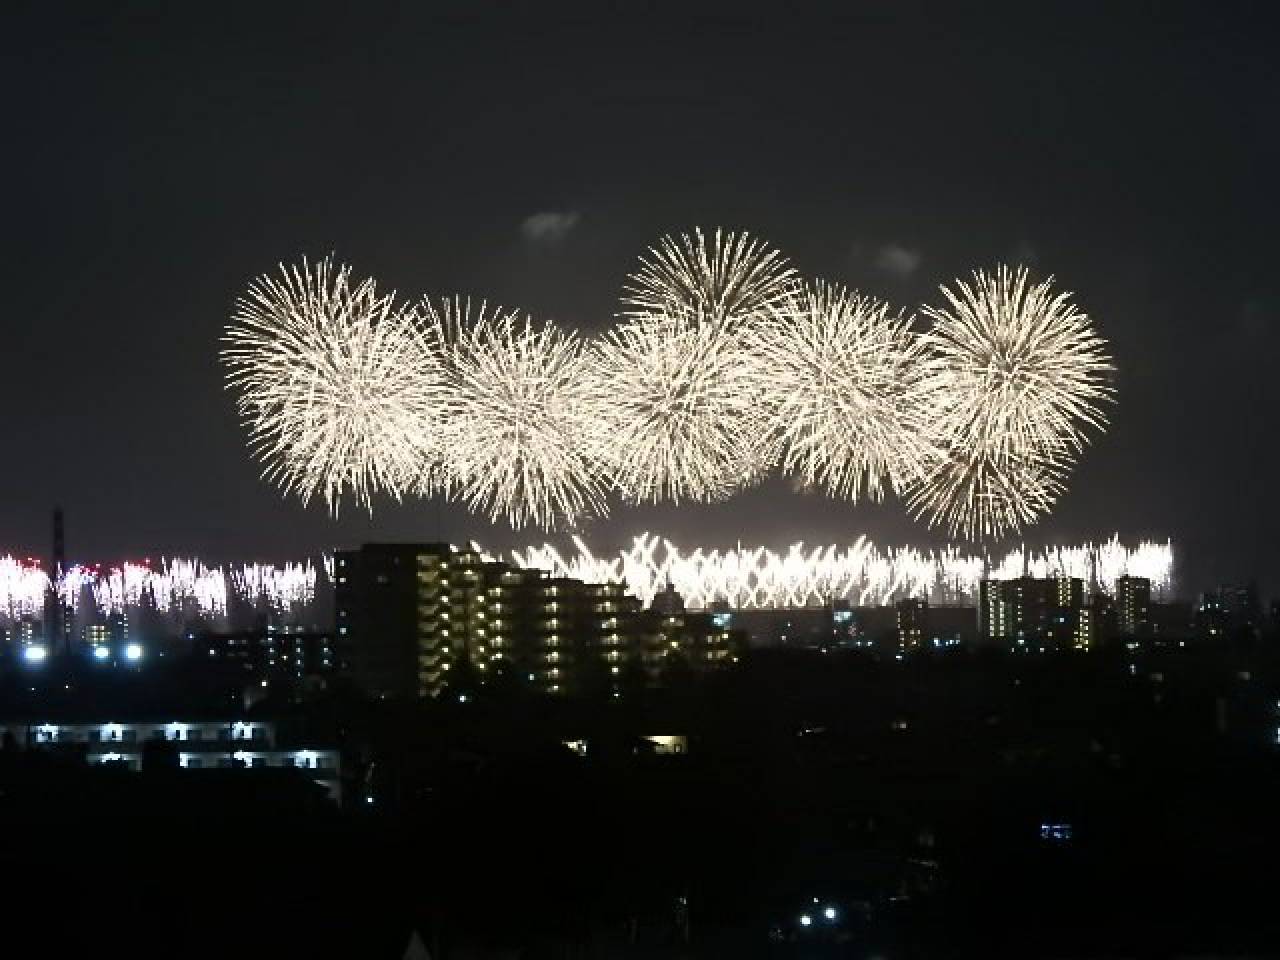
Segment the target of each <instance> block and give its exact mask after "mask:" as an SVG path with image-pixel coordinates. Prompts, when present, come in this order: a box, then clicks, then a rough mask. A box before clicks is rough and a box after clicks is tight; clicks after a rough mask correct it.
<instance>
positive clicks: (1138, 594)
mask: <svg viewBox="0 0 1280 960" xmlns="http://www.w3.org/2000/svg"><path fill="white" fill-rule="evenodd" d="M1115 596H1116V617H1117V621H1118V627H1119V630H1120V633H1122V634H1124V635H1125V636H1138V635H1141V634H1147V633H1150V632H1151V581H1150V580H1149V579H1147V578H1146V577H1130V576H1124V577H1121V578H1120V579H1118V580H1117V581H1116V594H1115Z"/></svg>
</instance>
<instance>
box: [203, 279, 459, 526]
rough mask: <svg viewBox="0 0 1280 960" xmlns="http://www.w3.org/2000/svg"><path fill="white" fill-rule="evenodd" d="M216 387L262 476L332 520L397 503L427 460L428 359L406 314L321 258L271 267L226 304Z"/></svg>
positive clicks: (432, 413) (431, 361)
mask: <svg viewBox="0 0 1280 960" xmlns="http://www.w3.org/2000/svg"><path fill="white" fill-rule="evenodd" d="M223 343H224V344H225V345H226V346H225V348H224V349H223V351H222V359H223V362H224V363H225V364H226V367H227V385H228V386H229V387H232V388H234V389H236V390H237V391H238V392H239V400H238V403H237V406H238V408H239V411H240V414H241V417H242V418H243V420H244V423H245V426H246V427H247V428H248V430H249V436H250V444H251V446H252V447H253V450H254V453H255V454H256V455H257V457H258V458H259V459H260V460H261V461H262V462H263V464H264V471H263V475H264V477H266V478H268V479H271V480H273V481H275V482H277V483H278V484H279V485H280V486H281V487H282V488H283V489H284V491H285V492H286V493H292V494H297V495H298V496H299V497H300V498H301V500H302V501H303V502H304V503H306V502H307V501H309V500H310V499H311V497H313V496H315V495H316V494H319V495H320V496H322V497H323V498H324V500H325V501H326V502H327V503H328V504H329V506H330V509H332V510H334V511H335V512H336V510H337V508H338V503H339V501H340V500H341V498H342V495H343V494H345V493H348V492H350V493H352V494H354V496H355V498H356V500H357V502H359V503H362V504H365V505H368V504H369V499H370V497H371V495H372V494H373V493H374V492H375V491H379V490H385V491H388V492H390V493H392V494H393V495H396V496H399V495H400V494H402V493H403V492H405V491H406V490H408V489H411V488H412V487H413V486H414V484H416V483H417V482H418V481H419V480H420V479H421V477H422V474H423V470H424V468H425V467H426V466H428V465H429V464H431V463H432V462H433V461H434V460H435V459H436V451H435V449H434V447H435V444H434V442H433V441H434V439H435V435H434V434H433V432H432V431H431V430H430V429H428V428H427V425H430V424H434V423H436V422H438V420H439V417H438V414H439V412H440V404H439V402H438V401H440V400H441V399H442V397H441V392H442V391H441V390H440V389H439V385H440V380H439V377H438V373H439V364H438V359H439V357H438V353H437V352H435V351H433V350H432V349H430V348H429V347H428V345H427V343H426V341H425V339H424V337H423V332H422V330H420V328H419V325H418V324H417V322H416V315H415V313H414V311H413V310H411V309H406V308H404V307H403V306H402V305H400V304H397V303H396V302H395V295H394V294H389V295H388V294H383V293H380V292H379V291H378V289H377V286H376V284H375V283H374V281H373V280H364V281H361V282H358V283H357V282H355V281H353V280H352V279H351V270H350V268H349V267H345V266H341V265H338V264H334V263H333V262H332V261H331V260H330V259H328V258H326V259H325V260H323V261H321V262H320V263H318V264H315V265H312V264H309V263H307V262H306V261H305V260H304V261H303V262H302V264H301V266H294V267H292V268H287V267H285V266H283V265H281V268H280V272H279V274H278V275H268V276H263V277H259V278H258V279H257V280H255V281H254V282H253V283H252V284H250V286H249V290H248V292H247V293H246V294H245V296H243V297H241V298H240V300H239V301H238V302H237V304H236V311H235V315H234V317H233V323H232V325H231V326H229V327H228V328H227V330H226V333H225V334H224V336H223Z"/></svg>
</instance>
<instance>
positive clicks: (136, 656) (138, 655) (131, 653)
mask: <svg viewBox="0 0 1280 960" xmlns="http://www.w3.org/2000/svg"><path fill="white" fill-rule="evenodd" d="M124 658H125V659H126V660H140V659H142V645H141V644H137V643H129V644H126V645H125V648H124Z"/></svg>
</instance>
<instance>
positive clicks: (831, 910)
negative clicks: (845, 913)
mask: <svg viewBox="0 0 1280 960" xmlns="http://www.w3.org/2000/svg"><path fill="white" fill-rule="evenodd" d="M822 915H823V916H824V917H826V918H827V919H828V920H834V919H835V918H836V908H835V907H827V908H826V909H825V910H823V911H822Z"/></svg>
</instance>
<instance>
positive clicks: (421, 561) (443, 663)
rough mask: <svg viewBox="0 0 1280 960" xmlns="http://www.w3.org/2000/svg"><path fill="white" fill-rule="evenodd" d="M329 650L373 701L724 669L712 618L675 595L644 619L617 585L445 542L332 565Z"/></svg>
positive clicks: (718, 628) (357, 554)
mask: <svg viewBox="0 0 1280 960" xmlns="http://www.w3.org/2000/svg"><path fill="white" fill-rule="evenodd" d="M334 580H335V584H334V586H335V615H336V621H337V624H336V627H337V637H336V640H337V643H338V645H339V646H340V647H341V648H343V649H344V650H346V651H347V652H348V656H349V660H350V663H351V670H352V675H353V677H354V678H355V679H356V680H357V682H359V683H360V684H361V685H362V686H363V687H364V688H365V689H366V691H367V692H369V693H370V694H372V695H374V696H379V697H396V698H409V697H433V696H437V695H439V694H440V693H441V692H442V691H444V690H445V689H446V687H447V686H450V685H452V686H455V687H457V688H459V690H463V689H464V688H465V687H467V686H469V685H471V684H477V685H483V684H487V683H489V682H499V681H506V682H515V683H520V684H525V685H529V686H531V687H532V688H533V689H535V690H537V691H540V692H543V693H552V694H555V693H568V692H574V691H590V690H597V691H598V690H608V689H613V690H614V691H615V692H616V691H618V690H619V689H620V688H621V686H623V685H624V683H625V682H626V681H627V680H628V678H629V677H636V678H643V681H644V682H654V681H655V680H656V679H657V678H658V677H659V675H660V674H661V673H662V671H663V670H665V669H667V667H669V666H670V665H671V663H672V662H673V661H672V657H673V656H674V657H676V658H677V659H681V660H683V661H684V662H686V663H687V664H688V665H689V666H690V667H691V668H693V669H695V670H697V669H702V668H704V667H707V666H715V665H719V664H722V663H725V662H731V661H732V654H731V653H730V641H731V638H732V636H733V631H732V630H731V628H730V626H729V625H728V622H727V621H725V620H724V619H723V615H722V614H715V613H711V614H697V615H695V614H688V613H686V612H685V610H684V602H683V600H682V599H681V598H680V595H679V594H678V593H676V592H675V591H674V590H673V589H668V590H667V591H666V592H665V593H663V594H659V596H658V598H656V599H655V604H654V606H655V609H653V610H650V611H642V610H641V609H640V603H639V601H638V600H637V599H636V598H635V597H633V596H631V595H629V594H628V593H627V590H626V586H625V585H624V584H621V583H595V584H587V583H583V582H582V581H579V580H574V579H570V578H552V577H550V576H549V575H548V574H547V573H546V572H545V571H541V570H534V569H525V568H519V567H514V566H511V565H509V564H506V563H499V562H492V561H486V560H484V558H483V557H481V556H480V554H478V553H476V552H475V551H473V550H465V549H462V550H460V549H455V548H453V547H450V546H448V545H447V544H367V545H365V546H364V547H361V548H360V549H359V550H352V551H342V552H339V553H338V554H337V555H336V557H335V562H334Z"/></svg>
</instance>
